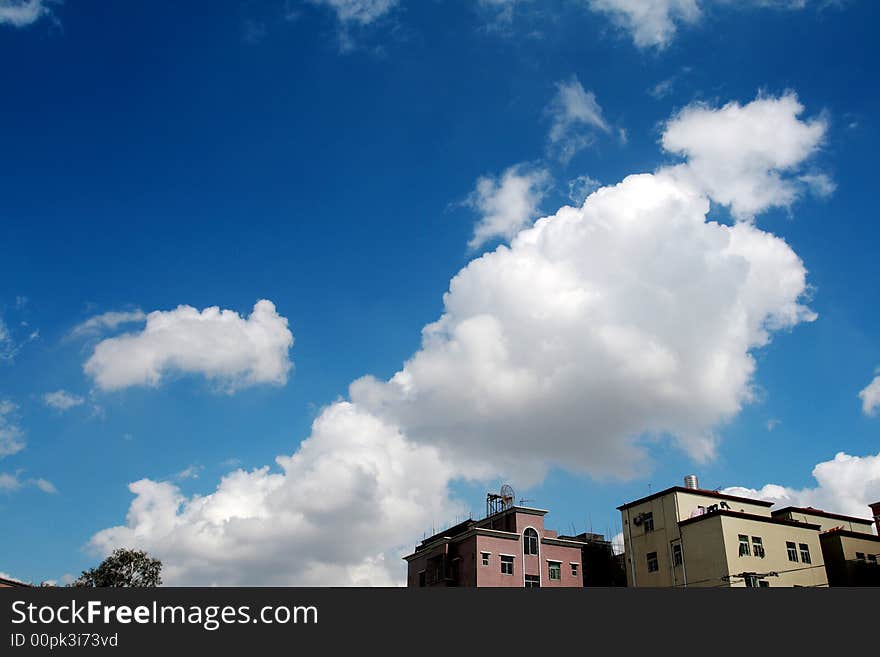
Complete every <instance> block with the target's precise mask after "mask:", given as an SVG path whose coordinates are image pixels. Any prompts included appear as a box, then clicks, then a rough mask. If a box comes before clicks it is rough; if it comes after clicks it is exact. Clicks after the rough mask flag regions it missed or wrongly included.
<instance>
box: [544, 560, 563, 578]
mask: <svg viewBox="0 0 880 657" xmlns="http://www.w3.org/2000/svg"><path fill="white" fill-rule="evenodd" d="M547 567H548V571H549V574H550V579H551V580H555V581H559V580H561V579H562V562H561V561H550V562H548V564H547Z"/></svg>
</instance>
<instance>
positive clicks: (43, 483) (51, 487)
mask: <svg viewBox="0 0 880 657" xmlns="http://www.w3.org/2000/svg"><path fill="white" fill-rule="evenodd" d="M30 483H32V484H33V485H34V486H36V487H37V488H39V489H40V490H41V491H43V492H44V493H49V494H55V493H57V492H58V489H57V488H55V484H53V483H52V482H51V481H48V480H47V479H31V480H30Z"/></svg>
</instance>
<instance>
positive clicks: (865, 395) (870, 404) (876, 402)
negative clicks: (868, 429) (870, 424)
mask: <svg viewBox="0 0 880 657" xmlns="http://www.w3.org/2000/svg"><path fill="white" fill-rule="evenodd" d="M859 399H861V400H862V412H863V413H864V414H865V415H874V414H876V412H877V409H878V408H880V375H878V376H875V377H874V380H873V381H871V383H869V384H868V385H867V386H865V388H864V389H863V390H862V391H861V392H860V393H859Z"/></svg>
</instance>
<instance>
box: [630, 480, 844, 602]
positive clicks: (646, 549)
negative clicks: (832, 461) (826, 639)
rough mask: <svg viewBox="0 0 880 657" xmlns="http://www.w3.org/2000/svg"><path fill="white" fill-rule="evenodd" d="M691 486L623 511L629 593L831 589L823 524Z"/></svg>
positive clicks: (670, 490)
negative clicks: (700, 588)
mask: <svg viewBox="0 0 880 657" xmlns="http://www.w3.org/2000/svg"><path fill="white" fill-rule="evenodd" d="M685 483H686V486H674V487H672V488H668V489H666V490H663V491H660V492H658V493H654V494H653V495H649V496H647V497H643V498H641V499H639V500H635V501H633V502H629V503H627V504H624V505H622V506H620V507H618V509H619V510H620V512H621V518H622V523H623V539H624V548H625V554H626V557H625V561H624V563H625V568H626V578H627V585H628V586H635V587H645V586H661V587H662V586H665V587H678V586H704V587H767V586H770V587H780V586H810V587H823V586H828V578H827V576H826V573H825V563H824V557H823V552H822V545H821V542H820V530H821V527H822V525H821V523H818V522H808V521H806V520H801V519H792V518H791V517H786V516H785V515H784V514H780V515H774V514H773V513H771V511H770V507H771V506H772V503H770V502H765V501H763V500H756V499H751V498H745V497H738V496H734V495H725V494H722V493H719V492H718V491H712V490H703V489H700V488H699V487H698V484H697V481H696V477H694V476H690V477H688V478H687V479H686V480H685Z"/></svg>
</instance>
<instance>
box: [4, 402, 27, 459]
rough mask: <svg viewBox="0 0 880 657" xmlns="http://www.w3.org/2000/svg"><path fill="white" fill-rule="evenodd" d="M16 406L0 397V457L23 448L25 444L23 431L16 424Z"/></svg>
mask: <svg viewBox="0 0 880 657" xmlns="http://www.w3.org/2000/svg"><path fill="white" fill-rule="evenodd" d="M17 411H18V406H16V405H15V404H13V403H12V402H11V401H9V400H8V399H0V459H2V458H3V457H4V456H10V455H12V454H16V453H18V452H20V451H21V450H23V449H24V448H25V446H26V443H25V441H24V432H23V431H22V430H21V427H19V426H18V422H17V421H16V418H15V415H16V412H17Z"/></svg>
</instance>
